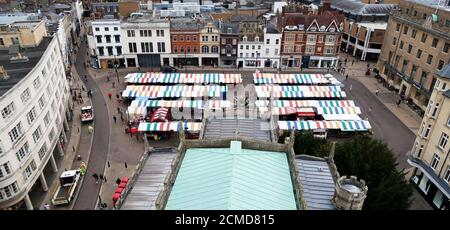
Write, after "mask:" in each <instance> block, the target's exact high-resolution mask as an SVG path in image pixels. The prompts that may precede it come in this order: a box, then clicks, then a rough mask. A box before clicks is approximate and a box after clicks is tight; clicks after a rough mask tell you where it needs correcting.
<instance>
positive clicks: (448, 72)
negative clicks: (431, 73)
mask: <svg viewBox="0 0 450 230" xmlns="http://www.w3.org/2000/svg"><path fill="white" fill-rule="evenodd" d="M437 75H439V76H440V77H443V78H448V79H450V64H448V65H446V66H444V68H442V69H441V70H439V71H438V72H437Z"/></svg>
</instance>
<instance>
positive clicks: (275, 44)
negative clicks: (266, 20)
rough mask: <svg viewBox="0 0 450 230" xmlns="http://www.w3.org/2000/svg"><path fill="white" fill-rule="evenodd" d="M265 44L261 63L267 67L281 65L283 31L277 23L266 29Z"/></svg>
mask: <svg viewBox="0 0 450 230" xmlns="http://www.w3.org/2000/svg"><path fill="white" fill-rule="evenodd" d="M264 40H265V41H264V45H263V50H262V51H263V53H262V58H261V59H262V60H263V63H261V64H262V65H263V66H264V67H265V68H279V67H280V49H281V33H280V32H279V31H278V30H277V28H276V26H275V25H272V24H269V25H268V26H267V27H266V28H265V29H264Z"/></svg>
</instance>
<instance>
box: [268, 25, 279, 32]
mask: <svg viewBox="0 0 450 230" xmlns="http://www.w3.org/2000/svg"><path fill="white" fill-rule="evenodd" d="M266 28H267V31H266V33H268V34H279V33H280V31H278V29H277V26H276V25H274V24H272V23H269V24H268V25H267V27H266Z"/></svg>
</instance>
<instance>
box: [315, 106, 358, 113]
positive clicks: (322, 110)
mask: <svg viewBox="0 0 450 230" xmlns="http://www.w3.org/2000/svg"><path fill="white" fill-rule="evenodd" d="M317 113H318V114H361V109H360V108H359V107H317Z"/></svg>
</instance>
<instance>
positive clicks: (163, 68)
mask: <svg viewBox="0 0 450 230" xmlns="http://www.w3.org/2000/svg"><path fill="white" fill-rule="evenodd" d="M161 72H163V73H176V72H177V69H176V68H175V67H172V66H168V65H165V66H161Z"/></svg>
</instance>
